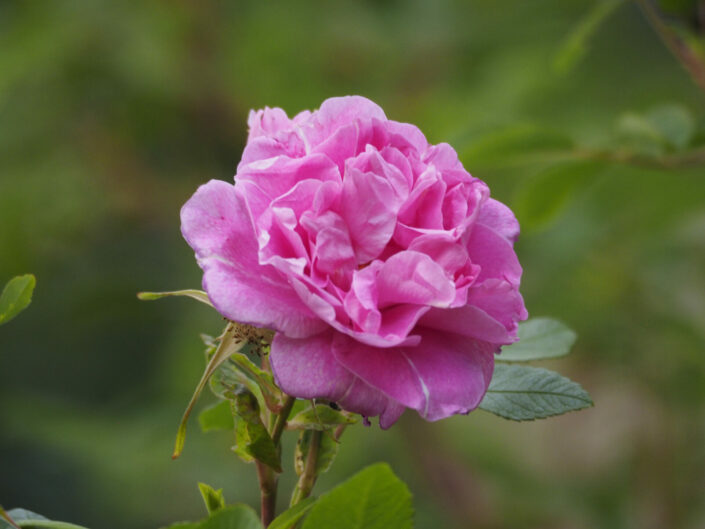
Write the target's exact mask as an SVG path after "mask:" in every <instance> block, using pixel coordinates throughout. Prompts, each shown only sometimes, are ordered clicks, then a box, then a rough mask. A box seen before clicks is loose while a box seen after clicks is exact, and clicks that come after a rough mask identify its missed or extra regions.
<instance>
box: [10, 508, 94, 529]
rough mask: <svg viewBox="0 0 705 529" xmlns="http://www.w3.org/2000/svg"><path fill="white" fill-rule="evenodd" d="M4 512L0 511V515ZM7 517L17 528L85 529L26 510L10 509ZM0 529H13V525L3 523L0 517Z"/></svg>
mask: <svg viewBox="0 0 705 529" xmlns="http://www.w3.org/2000/svg"><path fill="white" fill-rule="evenodd" d="M1 512H4V511H1V510H0V513H1ZM7 515H8V516H9V517H10V518H11V519H12V521H13V522H15V524H17V526H19V527H22V528H25V527H26V528H29V529H31V528H36V529H86V528H85V527H82V526H80V525H76V524H72V523H68V522H58V521H56V520H49V519H47V518H46V517H44V516H42V515H41V514H37V513H34V512H32V511H28V510H26V509H12V510H11V511H8V512H7ZM0 529H15V527H14V526H13V525H11V524H10V523H9V522H7V521H5V519H4V517H0Z"/></svg>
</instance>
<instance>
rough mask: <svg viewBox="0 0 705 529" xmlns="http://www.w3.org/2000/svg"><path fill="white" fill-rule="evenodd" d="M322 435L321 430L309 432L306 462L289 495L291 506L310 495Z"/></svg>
mask: <svg viewBox="0 0 705 529" xmlns="http://www.w3.org/2000/svg"><path fill="white" fill-rule="evenodd" d="M322 436H323V432H322V431H320V430H313V431H312V432H311V443H310V445H309V447H308V454H307V455H306V463H304V472H303V474H301V477H300V478H299V481H298V483H297V484H296V487H295V488H294V492H293V494H292V495H291V506H292V507H293V506H294V505H296V504H297V503H299V502H300V501H302V500H305V499H306V498H308V497H309V496H310V495H311V491H312V490H313V486H314V485H315V484H316V478H317V477H318V473H317V472H316V467H317V466H318V452H319V451H320V449H321V437H322Z"/></svg>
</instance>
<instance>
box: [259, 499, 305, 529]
mask: <svg viewBox="0 0 705 529" xmlns="http://www.w3.org/2000/svg"><path fill="white" fill-rule="evenodd" d="M315 503H316V498H314V497H311V496H309V497H308V498H306V499H305V500H302V501H300V502H299V503H297V504H296V505H294V506H293V507H291V508H289V509H287V510H286V511H284V512H283V513H281V514H280V515H279V516H277V517H276V518H275V519H274V520H272V523H270V524H269V526H268V528H267V529H289V528H290V527H293V526H294V524H295V523H296V522H298V521H299V520H300V519H301V518H303V517H304V515H306V513H308V511H310V510H311V508H312V507H313V505H314V504H315Z"/></svg>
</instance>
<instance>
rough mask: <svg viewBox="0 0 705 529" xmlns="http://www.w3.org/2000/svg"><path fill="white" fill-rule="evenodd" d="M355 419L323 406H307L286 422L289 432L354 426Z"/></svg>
mask: <svg viewBox="0 0 705 529" xmlns="http://www.w3.org/2000/svg"><path fill="white" fill-rule="evenodd" d="M356 422H357V419H356V418H355V417H353V416H351V415H347V414H345V413H342V412H340V411H337V410H334V409H333V408H331V407H330V406H327V405H325V404H316V407H315V408H314V407H313V406H311V405H309V406H308V407H306V408H305V409H304V410H302V411H300V412H299V413H297V414H296V415H294V416H293V417H292V418H291V419H289V421H288V422H287V428H289V429H291V430H327V429H330V428H335V427H336V426H340V425H341V424H355V423H356Z"/></svg>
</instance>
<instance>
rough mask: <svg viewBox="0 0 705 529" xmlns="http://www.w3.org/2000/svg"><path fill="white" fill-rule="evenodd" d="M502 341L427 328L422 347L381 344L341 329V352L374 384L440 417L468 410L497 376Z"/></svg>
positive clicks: (344, 361) (349, 364)
mask: <svg viewBox="0 0 705 529" xmlns="http://www.w3.org/2000/svg"><path fill="white" fill-rule="evenodd" d="M495 349H496V346H495V345H493V344H489V343H487V342H482V341H479V340H472V339H468V338H466V337H463V336H460V335H456V334H453V333H441V332H437V331H431V330H426V331H423V334H422V340H421V343H420V344H419V345H418V346H416V347H399V348H394V349H376V348H374V347H369V346H365V345H363V344H361V343H359V342H356V341H354V340H350V339H348V338H345V337H341V336H340V335H337V336H336V339H335V340H334V341H333V353H334V355H335V358H336V359H338V361H339V362H340V363H341V364H342V365H343V366H345V367H346V368H347V369H348V370H350V371H351V372H352V373H354V374H355V375H357V376H359V377H360V378H361V379H362V380H364V381H365V382H366V383H367V384H369V385H370V386H372V387H374V388H377V389H379V390H380V391H382V392H383V393H384V394H386V395H387V396H389V397H391V398H392V399H393V400H395V401H397V402H399V403H401V404H403V405H404V406H407V407H409V408H414V409H416V410H417V411H418V412H419V413H420V414H421V416H422V417H424V418H425V419H427V420H430V421H435V420H438V419H442V418H445V417H448V416H450V415H453V414H456V413H468V412H470V411H472V410H473V409H475V408H476V407H477V406H478V405H479V404H480V401H481V400H482V398H483V396H484V394H485V392H486V391H487V387H488V386H489V383H490V380H491V378H492V371H493V369H494V351H495Z"/></svg>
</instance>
